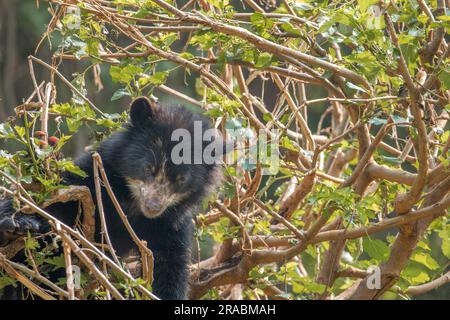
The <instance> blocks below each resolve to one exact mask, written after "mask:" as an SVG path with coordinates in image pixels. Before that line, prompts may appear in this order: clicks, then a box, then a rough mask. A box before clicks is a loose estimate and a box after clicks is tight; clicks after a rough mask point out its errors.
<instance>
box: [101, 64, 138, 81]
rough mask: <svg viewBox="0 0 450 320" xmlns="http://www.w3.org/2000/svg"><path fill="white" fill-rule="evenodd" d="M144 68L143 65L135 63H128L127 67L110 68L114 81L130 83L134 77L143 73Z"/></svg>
mask: <svg viewBox="0 0 450 320" xmlns="http://www.w3.org/2000/svg"><path fill="white" fill-rule="evenodd" d="M142 71H143V70H142V68H141V67H138V66H135V65H133V64H130V65H127V66H125V67H120V66H111V68H110V69H109V74H110V76H111V79H112V81H114V82H119V83H125V84H128V83H129V82H130V81H131V80H133V79H134V77H135V76H136V75H137V74H139V73H141V72H142Z"/></svg>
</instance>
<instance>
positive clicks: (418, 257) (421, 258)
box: [410, 252, 439, 270]
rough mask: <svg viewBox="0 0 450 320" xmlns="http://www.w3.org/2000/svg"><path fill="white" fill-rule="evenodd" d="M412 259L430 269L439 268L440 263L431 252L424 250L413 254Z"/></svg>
mask: <svg viewBox="0 0 450 320" xmlns="http://www.w3.org/2000/svg"><path fill="white" fill-rule="evenodd" d="M410 260H412V261H416V262H418V263H420V264H423V265H424V266H425V267H427V268H428V269H430V270H436V269H438V268H439V264H438V263H437V262H436V260H434V259H433V258H432V257H431V256H430V254H428V253H424V252H417V253H414V254H413V255H412V256H411V259H410Z"/></svg>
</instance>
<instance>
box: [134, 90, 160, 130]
mask: <svg viewBox="0 0 450 320" xmlns="http://www.w3.org/2000/svg"><path fill="white" fill-rule="evenodd" d="M156 108H157V106H156V103H154V102H152V101H150V99H149V98H147V97H138V98H136V99H134V100H133V102H132V103H131V107H130V118H131V123H132V124H133V126H135V127H138V126H141V125H143V124H144V123H145V122H146V121H147V120H149V119H152V118H153V117H154V116H155V112H156Z"/></svg>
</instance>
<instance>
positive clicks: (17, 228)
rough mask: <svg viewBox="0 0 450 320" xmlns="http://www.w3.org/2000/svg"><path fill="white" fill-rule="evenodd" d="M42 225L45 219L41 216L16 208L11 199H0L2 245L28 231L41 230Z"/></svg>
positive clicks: (0, 237)
mask: <svg viewBox="0 0 450 320" xmlns="http://www.w3.org/2000/svg"><path fill="white" fill-rule="evenodd" d="M42 226H43V220H42V219H40V218H39V217H37V216H35V215H30V214H24V213H21V212H20V211H17V210H16V209H14V207H13V204H12V200H11V199H3V200H0V246H5V245H6V244H8V243H9V242H11V241H12V240H14V239H16V238H18V237H20V236H23V235H25V234H27V232H31V233H36V232H39V231H40V230H41V228H42Z"/></svg>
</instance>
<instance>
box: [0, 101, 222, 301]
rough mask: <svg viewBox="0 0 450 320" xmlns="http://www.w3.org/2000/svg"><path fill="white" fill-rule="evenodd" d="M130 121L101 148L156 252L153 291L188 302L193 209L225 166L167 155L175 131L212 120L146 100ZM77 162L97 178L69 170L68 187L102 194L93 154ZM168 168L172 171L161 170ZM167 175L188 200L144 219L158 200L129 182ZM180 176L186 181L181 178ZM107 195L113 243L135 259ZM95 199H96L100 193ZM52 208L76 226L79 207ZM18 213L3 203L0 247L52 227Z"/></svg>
mask: <svg viewBox="0 0 450 320" xmlns="http://www.w3.org/2000/svg"><path fill="white" fill-rule="evenodd" d="M130 117H131V121H130V123H129V124H128V125H126V127H125V128H124V130H122V131H120V132H117V133H115V134H113V135H112V136H111V137H110V138H108V139H107V140H105V141H103V142H102V143H101V144H100V146H99V148H98V149H97V151H98V153H99V154H100V156H101V157H102V160H103V164H104V167H105V170H106V173H107V175H108V179H109V181H110V183H111V186H112V189H113V191H114V193H115V195H116V196H117V198H118V200H119V202H120V204H121V206H122V208H123V210H124V212H125V213H126V215H127V216H128V219H129V221H130V223H131V225H132V226H133V228H134V230H135V232H136V233H137V235H138V236H139V237H140V238H141V239H143V240H145V241H147V243H148V246H149V248H150V249H151V250H152V251H153V254H154V257H155V270H154V283H153V292H154V293H155V294H156V295H157V296H159V297H160V298H162V299H186V298H187V290H188V265H189V263H190V256H191V254H190V248H191V239H192V236H193V227H194V226H193V223H192V215H191V213H192V212H191V211H192V209H193V207H194V206H195V205H196V204H198V203H199V202H200V201H201V199H202V198H204V197H205V196H206V195H207V193H208V191H209V189H211V187H212V186H214V185H216V183H217V180H218V167H217V165H215V164H213V165H206V164H181V165H174V164H173V163H172V162H171V161H166V162H165V165H164V164H163V162H162V161H163V159H164V158H165V159H167V160H170V153H171V150H172V148H173V146H174V145H175V144H176V143H177V142H171V134H172V131H173V130H174V129H177V128H185V129H187V130H188V131H189V132H191V133H192V134H193V122H194V121H202V126H203V128H204V129H206V128H209V122H208V121H207V120H205V119H204V118H203V117H201V116H200V115H197V114H194V113H192V112H190V111H188V110H187V109H186V108H183V107H158V106H155V105H153V104H151V103H150V101H149V100H147V99H146V98H138V99H137V100H135V101H134V102H133V104H132V107H131V111H130ZM75 163H76V165H78V166H79V167H80V168H81V169H82V170H83V171H84V172H86V173H87V174H88V175H89V176H88V177H87V178H81V177H80V176H77V175H74V174H70V173H68V174H65V175H64V180H65V184H67V185H84V186H87V187H89V188H90V190H91V192H92V194H93V195H95V187H94V180H93V178H92V172H93V170H92V169H93V162H92V157H91V153H85V154H83V155H82V156H81V157H80V158H79V159H77V160H76V161H75ZM162 165H164V168H161V166H162ZM163 169H164V170H163ZM161 170H163V172H164V177H163V178H164V179H166V182H168V189H167V190H166V192H167V193H170V192H172V193H174V194H175V195H180V196H179V197H178V200H177V201H178V202H177V203H174V204H171V205H169V206H168V207H167V208H166V209H165V210H164V211H163V213H162V214H160V215H159V216H157V217H154V218H147V217H146V216H144V214H143V211H142V206H141V204H142V203H145V204H147V203H149V201H150V205H152V203H151V201H152V200H148V201H147V202H145V201H144V202H140V200H142V199H139V196H136V194H133V193H132V191H131V189H130V187H129V184H130V182H129V181H130V180H131V181H139V182H146V183H148V184H150V185H151V184H152V183H153V182H152V179H153V178H154V176H155V173H156V172H160V171H161ZM180 176H182V177H183V178H182V179H180ZM155 183H156V182H155ZM169 189H170V190H169ZM102 196H103V205H104V211H105V215H106V220H107V227H108V232H109V235H110V237H111V241H112V244H113V246H114V248H115V249H116V251H117V254H118V255H120V256H122V257H123V256H127V254H129V252H130V250H132V249H135V245H134V243H133V241H132V240H131V238H130V237H129V235H128V232H127V231H126V229H125V227H124V226H123V223H122V222H121V220H120V218H119V215H118V213H117V212H116V210H115V208H114V205H113V204H112V202H111V200H110V199H109V197H108V195H107V192H106V190H105V189H103V190H102ZM161 196H162V195H161ZM93 198H94V200H95V196H94V197H93ZM144 200H145V199H144ZM155 201H157V200H155ZM47 210H48V211H49V212H50V213H51V214H52V215H54V216H56V217H57V218H59V219H61V220H62V221H64V222H65V223H67V224H69V225H73V223H74V219H75V217H76V215H77V213H78V204H77V203H75V202H71V203H66V204H55V205H53V206H51V207H48V208H47ZM13 212H14V209H13V208H12V205H11V200H8V199H7V200H3V201H1V202H0V244H1V242H6V240H7V238H8V236H10V235H11V234H13V235H14V234H20V233H24V232H26V231H27V230H31V231H34V232H36V231H42V230H43V229H46V228H48V226H46V225H45V223H44V222H43V221H42V220H41V219H40V218H38V217H36V216H30V215H23V214H20V213H16V214H15V215H14V218H13V217H12V214H13ZM99 226H100V221H99V218H98V214H96V227H97V236H98V233H99ZM2 238H3V239H2ZM97 241H99V239H97Z"/></svg>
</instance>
